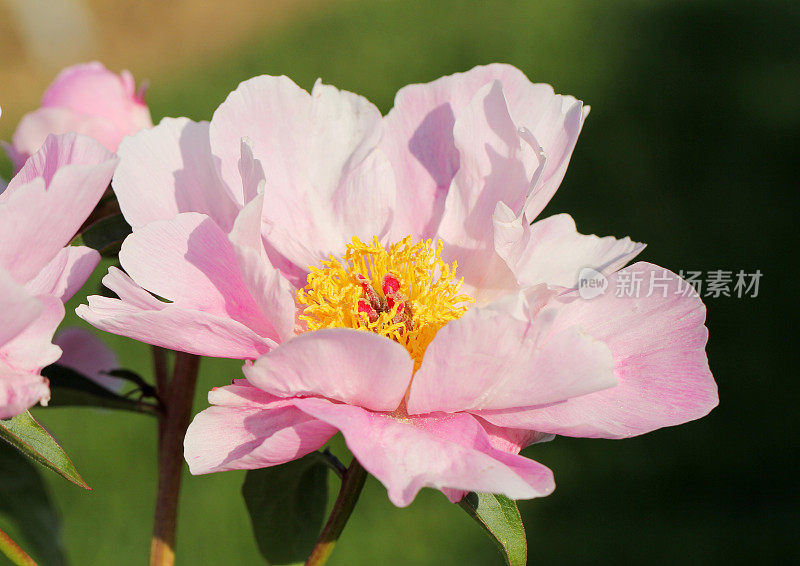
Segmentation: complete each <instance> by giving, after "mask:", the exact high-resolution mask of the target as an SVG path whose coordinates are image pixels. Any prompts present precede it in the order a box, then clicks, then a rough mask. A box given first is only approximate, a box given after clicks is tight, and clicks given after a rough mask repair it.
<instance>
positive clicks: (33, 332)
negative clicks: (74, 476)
mask: <svg viewBox="0 0 800 566" xmlns="http://www.w3.org/2000/svg"><path fill="white" fill-rule="evenodd" d="M116 163H117V159H116V158H115V157H114V156H113V155H112V154H111V153H109V152H108V150H106V149H105V148H104V147H103V146H101V145H100V144H99V143H97V142H96V141H95V140H93V139H91V138H88V137H85V136H80V135H76V134H66V135H62V136H49V137H48V138H47V139H46V140H45V142H44V144H43V146H42V148H41V149H40V150H39V151H37V152H36V153H34V154H33V155H32V156H31V158H30V159H28V160H27V162H26V163H25V164H24V165H23V167H22V169H21V170H20V172H19V173H18V174H17V175H16V176H15V177H14V178H13V179H12V180H11V181H10V183H9V184H8V187H7V188H6V190H5V191H3V193H2V194H0V242H2V243H3V244H2V246H0V418H8V417H12V416H14V415H16V414H18V413H20V412H22V411H24V410H25V409H27V408H29V407H31V406H32V405H34V404H36V403H38V402H41V403H43V404H46V403H47V401H48V399H49V398H50V390H49V388H48V386H47V380H46V379H45V378H43V377H42V376H41V375H40V374H39V372H40V370H41V369H42V368H43V367H44V366H46V365H49V364H51V363H53V362H55V361H56V360H58V358H59V356H60V355H61V349H60V348H59V347H58V346H55V345H53V344H52V342H51V341H52V338H53V333H54V332H55V329H56V327H57V326H58V324H59V323H60V322H61V320H62V319H63V318H64V302H65V301H66V300H68V299H69V298H70V297H72V295H73V294H75V292H76V291H78V289H80V287H81V286H82V285H83V283H84V282H85V281H86V279H87V278H88V277H89V275H90V274H91V273H92V271H93V270H94V268H95V267H96V266H97V263H98V262H99V260H100V256H99V254H98V253H97V252H96V251H94V250H92V249H90V248H86V247H82V246H69V245H68V244H69V242H70V240H72V238H73V237H74V236H75V233H76V232H77V230H78V228H80V226H81V224H82V223H83V221H84V220H85V219H86V217H87V216H88V215H89V213H90V212H91V211H92V210H93V209H94V207H95V205H96V204H97V202H98V200H99V199H100V197H101V195H102V194H103V192H104V191H105V189H106V188H107V187H108V183H109V181H110V180H111V176H112V174H113V173H114V168H115V167H116ZM65 246H66V247H65Z"/></svg>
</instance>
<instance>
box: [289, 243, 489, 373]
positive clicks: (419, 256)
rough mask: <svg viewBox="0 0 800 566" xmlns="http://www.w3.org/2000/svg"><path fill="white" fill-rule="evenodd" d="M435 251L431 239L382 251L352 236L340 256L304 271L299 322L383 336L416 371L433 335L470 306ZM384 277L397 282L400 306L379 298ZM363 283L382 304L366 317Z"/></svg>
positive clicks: (450, 268) (438, 250)
mask: <svg viewBox="0 0 800 566" xmlns="http://www.w3.org/2000/svg"><path fill="white" fill-rule="evenodd" d="M441 252H442V244H441V242H440V243H439V245H438V246H437V247H436V248H434V247H433V246H432V242H431V240H425V241H422V242H418V243H416V244H412V243H411V236H406V237H405V238H403V239H402V240H401V241H399V242H397V243H395V244H392V245H391V246H389V249H388V250H387V249H386V248H384V247H383V246H382V245H381V244H380V242H379V241H378V239H377V238H373V240H372V243H371V244H365V243H363V242H361V240H359V239H358V238H356V237H354V238H353V241H352V243H350V244H348V245H347V251H346V252H345V254H344V257H342V258H335V257H333V256H330V259H328V260H325V261H323V262H321V263H322V267H310V268H309V269H310V273H309V274H308V284H307V285H306V286H305V287H303V288H302V289H300V290H298V291H297V304H298V305H299V307H300V308H301V309H302V313H301V314H300V320H302V321H304V322H305V323H306V326H307V328H308V330H319V329H320V328H355V329H358V330H366V331H369V332H375V333H377V334H380V335H381V336H385V337H387V338H389V339H391V340H394V341H395V342H398V343H399V344H401V345H403V346H404V347H405V348H406V350H408V353H409V355H410V356H411V357H412V358H413V359H414V364H415V366H414V369H415V370H416V369H418V368H419V365H420V364H421V363H422V357H423V355H424V354H425V348H427V347H428V344H430V342H431V340H433V337H434V336H435V335H436V332H438V331H439V329H440V328H441V327H443V326H444V325H445V324H447V323H448V322H450V321H451V320H455V319H457V318H459V317H461V315H463V314H464V312H466V310H467V305H468V304H469V303H471V302H473V299H472V298H471V297H469V296H467V295H462V294H459V293H458V291H459V289H460V288H461V284H462V279H456V276H455V271H456V263H455V262H453V264H452V265H448V264H447V263H445V262H444V261H443V260H442V259H441V257H440V255H441ZM359 275H361V276H363V277H359ZM386 275H390V276H391V277H392V278H393V279H396V280H397V281H399V283H400V289H399V292H397V294H396V296H397V297H402V302H399V301H396V300H391V299H392V297H389V299H390V300H389V301H387V297H386V296H385V294H384V295H380V294H381V293H385V290H384V276H386ZM364 278H366V280H367V281H368V282H369V284H371V286H372V289H371V290H370V289H367V291H368V292H369V294H373V292H374V293H376V294H378V295H379V298H380V299H381V301H380V302H381V304H382V305H385V306H384V307H383V308H379V309H376V310H375V311H374V312H372V311H371V314H372V316H370V315H369V314H367V313H366V312H363V310H364V309H365V308H366V307H364V304H365V300H366V301H367V302H369V297H366V296H365V287H364V285H365V284H366V282H365V281H364ZM394 293H395V292H394V290H392V294H393V295H394ZM359 300H360V301H361V303H362V312H359ZM373 302H374V301H373ZM399 308H404V309H405V311H404V312H405V315H404V313H403V312H401V313H399V315H398V309H399ZM375 313H377V317H375ZM409 316H410V320H408V318H409ZM370 318H372V320H370Z"/></svg>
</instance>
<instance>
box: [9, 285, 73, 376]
mask: <svg viewBox="0 0 800 566" xmlns="http://www.w3.org/2000/svg"><path fill="white" fill-rule="evenodd" d="M36 298H37V299H38V300H39V302H41V303H42V305H43V307H44V309H43V310H42V313H41V314H40V315H39V317H38V318H36V319H35V320H33V321H32V322H31V323H30V324H28V326H26V327H25V329H24V330H23V331H22V332H20V333H18V334H17V335H16V336H14V337H13V338H12V339H10V340H7V341H5V343H3V344H0V363H5V364H6V365H7V366H9V367H12V368H15V369H17V370H21V371H24V372H30V373H38V372H39V370H41V369H42V368H43V367H45V366H48V365H50V364H52V363H53V362H55V361H56V360H58V358H59V357H60V356H61V349H60V348H59V347H58V346H54V345H53V344H52V343H51V341H52V340H53V334H55V331H56V327H58V325H59V323H60V322H61V321H62V320H63V319H64V304H63V303H62V302H61V301H60V300H59V299H57V298H55V297H48V296H46V295H42V296H39V297H36Z"/></svg>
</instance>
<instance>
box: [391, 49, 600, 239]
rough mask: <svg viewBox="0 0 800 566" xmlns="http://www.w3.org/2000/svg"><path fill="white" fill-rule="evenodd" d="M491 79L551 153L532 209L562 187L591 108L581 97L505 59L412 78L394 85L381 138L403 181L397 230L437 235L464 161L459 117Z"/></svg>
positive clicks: (521, 123) (518, 122)
mask: <svg viewBox="0 0 800 566" xmlns="http://www.w3.org/2000/svg"><path fill="white" fill-rule="evenodd" d="M493 81H499V82H500V83H501V84H502V90H503V92H504V95H505V99H506V101H507V106H508V113H509V115H510V117H511V120H512V121H513V123H514V125H515V128H516V129H519V128H525V130H527V132H528V136H526V137H528V139H529V140H530V142H531V143H532V144H533V145H534V149H536V148H538V147H541V149H542V151H543V154H544V155H545V156H546V157H547V165H546V167H545V168H544V170H543V171H542V175H541V178H540V179H539V183H538V187H537V190H536V193H535V195H534V196H533V197H531V202H530V203H529V207H530V209H529V212H530V211H532V210H534V209H535V208H538V207H539V205H540V204H541V205H542V206H543V204H546V201H547V200H549V198H550V197H551V196H552V194H553V192H554V191H555V189H556V188H557V187H558V184H559V183H560V182H561V179H562V178H563V176H564V172H565V170H566V166H567V162H568V161H569V157H570V154H571V151H572V149H573V147H574V145H575V141H576V139H577V135H578V133H579V132H580V127H581V125H582V123H583V119H584V118H585V117H586V113H587V112H588V107H586V108H583V107H582V106H581V103H580V101H577V100H575V99H574V98H573V97H571V96H562V95H556V94H554V92H553V88H552V87H551V86H550V85H547V84H534V83H531V82H530V81H529V80H528V78H527V77H526V76H525V75H524V74H523V73H522V71H520V70H519V69H517V68H515V67H513V66H511V65H503V64H492V65H487V66H482V67H475V68H473V69H471V70H469V71H467V72H466V73H457V74H454V75H450V76H446V77H442V78H440V79H437V80H435V81H433V82H431V83H427V84H417V85H409V86H406V87H404V88H402V89H401V90H400V91H399V92H398V93H397V96H396V97H395V104H394V108H393V109H392V110H391V111H390V112H389V114H388V115H387V116H386V119H385V130H386V133H385V134H384V137H383V139H382V140H381V147H382V148H383V149H384V151H385V152H386V153H387V155H388V156H389V159H390V161H391V163H392V166H393V167H394V169H395V173H396V175H397V179H398V186H399V187H402V191H401V192H400V194H401V195H402V197H401V198H400V199H398V203H397V207H396V208H397V210H396V212H395V222H394V226H395V227H396V230H397V231H398V233H402V235H405V234H406V233H412V234H422V235H423V237H429V236H430V235H432V233H433V231H434V230H435V227H436V224H437V222H438V220H439V218H440V217H441V214H442V209H443V205H444V198H445V197H446V196H447V191H448V188H449V187H450V183H451V181H453V178H454V177H455V175H456V172H457V171H458V170H459V168H460V167H461V166H462V165H463V163H464V162H463V159H464V153H463V152H464V148H463V147H457V144H456V142H455V139H454V134H453V129H454V125H455V123H456V120H457V119H459V118H460V117H461V115H462V112H463V111H464V109H465V108H467V107H468V105H469V104H470V102H471V101H472V100H473V97H474V96H475V94H476V93H477V92H478V90H479V89H480V88H481V87H484V86H485V85H487V84H489V83H492V82H493ZM532 188H533V187H530V188H529V189H532ZM526 194H527V191H526ZM493 206H494V203H492V205H491V208H493ZM536 212H537V213H538V211H536ZM529 218H533V216H530V215H529Z"/></svg>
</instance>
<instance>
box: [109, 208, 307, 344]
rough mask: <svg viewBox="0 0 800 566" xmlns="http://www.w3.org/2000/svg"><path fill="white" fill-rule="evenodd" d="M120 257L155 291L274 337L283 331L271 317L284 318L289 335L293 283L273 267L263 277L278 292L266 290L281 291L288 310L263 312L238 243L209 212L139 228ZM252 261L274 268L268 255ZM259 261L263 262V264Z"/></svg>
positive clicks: (135, 277) (137, 279)
mask: <svg viewBox="0 0 800 566" xmlns="http://www.w3.org/2000/svg"><path fill="white" fill-rule="evenodd" d="M155 251H157V253H154V252H155ZM119 259H120V263H121V264H122V267H123V268H124V269H125V270H126V271H127V272H128V274H129V275H130V277H131V278H132V279H133V280H134V281H135V282H136V283H137V284H138V285H139V286H141V287H142V288H144V289H147V290H148V291H150V292H151V293H153V294H155V295H158V296H160V297H164V298H166V299H168V300H170V301H172V302H174V303H175V304H176V306H179V307H181V308H183V309H187V310H196V311H203V312H206V313H208V314H211V315H215V316H218V317H229V318H231V319H233V320H235V321H238V322H241V323H242V324H244V325H246V326H247V327H249V328H251V329H252V330H253V331H255V332H257V333H258V334H260V335H262V336H264V337H266V338H269V339H271V340H276V339H278V338H279V333H278V331H277V330H276V329H275V326H274V325H273V323H272V322H271V320H269V318H268V317H269V316H270V315H272V317H273V318H278V319H279V320H280V321H282V322H281V324H280V326H281V328H282V329H283V334H284V335H285V332H286V326H287V324H291V323H287V320H286V319H287V318H288V319H289V320H290V321H292V322H293V320H294V318H293V304H292V305H291V306H287V305H288V303H287V301H289V300H291V299H293V296H292V292H291V290H290V288H289V286H288V285H285V286H284V288H282V289H281V288H280V274H278V273H277V272H276V271H275V270H272V271H273V272H275V273H274V274H273V275H274V277H273V278H272V280H268V277H267V276H264V277H263V278H262V279H261V281H262V282H268V283H270V284H272V285H273V289H274V293H273V290H272V289H265V290H264V292H269V293H273V294H275V293H277V294H279V295H281V296H282V297H283V298H284V301H283V303H281V304H280V305H278V306H279V307H280V308H282V311H280V312H277V313H276V312H275V311H274V310H273V312H267V313H262V312H261V310H260V307H259V304H258V302H257V301H256V300H255V299H254V298H253V295H252V294H251V289H250V288H249V287H248V285H247V284H246V283H245V281H244V280H243V276H242V272H241V270H240V263H239V258H237V253H236V250H235V249H234V246H233V244H232V243H231V241H230V240H229V239H228V236H227V235H226V234H225V233H224V232H223V231H222V230H221V229H220V228H219V227H218V226H217V225H216V224H215V223H214V221H213V220H211V219H210V218H209V217H207V216H205V215H203V214H198V213H194V212H187V213H182V214H179V215H178V216H176V217H175V218H173V219H172V220H161V221H156V222H152V223H150V224H148V225H146V226H144V227H143V228H140V229H138V230H135V231H134V232H133V233H132V234H131V235H130V236H128V237H127V238H126V239H125V242H123V244H122V249H121V250H120V253H119ZM252 261H253V263H254V265H253V266H251V267H249V268H248V271H253V272H255V271H258V269H259V268H262V271H263V270H267V269H269V268H270V266H269V264H268V263H267V260H266V258H263V259H260V258H258V257H257V256H256V257H253V258H252ZM259 261H260V262H261V263H262V264H263V265H259ZM246 267H247V266H246ZM251 276H253V277H255V276H256V275H255V274H251ZM255 291H260V290H257V289H256V290H255ZM273 303H274V304H273ZM273 303H270V305H271V306H274V307H275V308H276V309H277V308H278V306H275V305H277V302H273ZM292 303H293V301H292ZM287 309H288V312H287ZM265 315H266V316H265ZM276 315H277V316H276Z"/></svg>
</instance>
